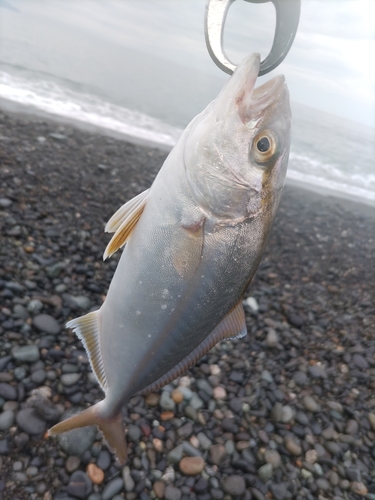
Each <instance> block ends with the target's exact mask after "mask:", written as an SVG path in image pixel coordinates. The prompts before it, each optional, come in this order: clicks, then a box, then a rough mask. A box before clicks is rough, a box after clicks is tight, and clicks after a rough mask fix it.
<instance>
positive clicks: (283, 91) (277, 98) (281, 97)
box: [239, 75, 289, 128]
mask: <svg viewBox="0 0 375 500" xmlns="http://www.w3.org/2000/svg"><path fill="white" fill-rule="evenodd" d="M246 101H247V103H246V105H245V106H242V107H241V108H239V115H240V117H241V120H242V122H243V123H244V124H245V125H246V126H247V127H249V128H253V127H254V126H256V125H257V124H259V121H260V120H262V121H264V120H265V119H266V118H267V117H268V115H269V114H271V113H272V112H273V111H274V110H275V109H276V108H280V107H283V106H284V105H285V104H286V103H287V102H289V93H288V88H287V85H286V83H285V77H284V75H277V76H275V77H274V78H272V79H271V80H268V81H267V82H265V83H263V84H262V85H260V86H259V87H257V88H255V89H253V91H252V93H251V98H250V99H247V100H246Z"/></svg>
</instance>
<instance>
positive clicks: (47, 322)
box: [33, 314, 61, 335]
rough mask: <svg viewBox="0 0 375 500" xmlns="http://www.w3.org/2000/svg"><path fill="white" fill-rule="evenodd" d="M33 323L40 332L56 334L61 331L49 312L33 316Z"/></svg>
mask: <svg viewBox="0 0 375 500" xmlns="http://www.w3.org/2000/svg"><path fill="white" fill-rule="evenodd" d="M33 324H34V326H35V327H36V328H37V329H38V330H40V331H41V332H44V333H49V334H51V335H57V334H58V333H60V331H61V326H60V325H59V324H58V322H57V321H56V320H55V318H53V317H52V316H50V315H49V314H38V315H37V316H35V317H34V319H33Z"/></svg>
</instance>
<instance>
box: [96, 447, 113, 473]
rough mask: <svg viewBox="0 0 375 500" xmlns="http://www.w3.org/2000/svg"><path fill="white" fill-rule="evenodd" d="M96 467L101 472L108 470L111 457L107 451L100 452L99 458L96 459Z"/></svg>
mask: <svg viewBox="0 0 375 500" xmlns="http://www.w3.org/2000/svg"><path fill="white" fill-rule="evenodd" d="M96 465H97V466H98V467H100V468H101V469H102V470H107V469H109V466H110V465H111V455H110V454H109V452H108V451H107V450H102V451H101V452H100V453H99V456H98V458H97V459H96Z"/></svg>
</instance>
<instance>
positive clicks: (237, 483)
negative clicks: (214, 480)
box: [222, 474, 246, 496]
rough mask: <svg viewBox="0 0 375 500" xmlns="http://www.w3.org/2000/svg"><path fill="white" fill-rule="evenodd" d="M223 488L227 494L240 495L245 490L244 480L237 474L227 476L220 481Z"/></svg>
mask: <svg viewBox="0 0 375 500" xmlns="http://www.w3.org/2000/svg"><path fill="white" fill-rule="evenodd" d="M222 486H223V489H224V491H225V492H226V493H229V495H235V496H240V495H242V494H243V492H244V491H245V487H246V485H245V480H244V478H243V477H242V476H239V475H238V474H233V475H230V476H227V477H225V478H224V479H223V481H222Z"/></svg>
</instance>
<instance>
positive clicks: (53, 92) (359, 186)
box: [0, 71, 375, 201]
mask: <svg viewBox="0 0 375 500" xmlns="http://www.w3.org/2000/svg"><path fill="white" fill-rule="evenodd" d="M0 97H3V98H5V99H8V100H11V101H14V102H16V103H18V104H23V105H27V106H32V107H35V108H36V109H38V110H42V111H45V112H47V113H51V114H54V115H57V116H62V117H65V118H69V119H72V120H77V121H80V122H84V123H88V124H91V125H96V126H99V127H103V128H106V129H108V130H112V131H115V132H117V133H120V134H124V135H125V136H127V137H134V138H137V139H144V140H146V141H151V142H153V143H157V144H163V145H166V146H168V147H173V146H174V145H175V143H176V142H177V140H178V138H179V136H180V135H181V133H182V130H181V129H179V128H177V127H174V126H172V125H168V124H166V123H164V122H162V121H160V120H158V119H156V118H153V117H151V116H148V115H146V114H144V113H141V112H138V111H134V110H130V109H127V108H123V107H121V106H118V105H115V104H112V103H109V102H107V101H104V100H102V99H101V98H100V97H98V96H95V95H91V94H88V93H84V92H78V91H76V90H73V89H71V88H69V87H67V86H66V87H65V86H63V85H59V83H57V82H55V81H52V80H51V81H49V80H31V79H27V78H22V77H20V76H15V75H11V74H9V73H7V72H4V71H0ZM311 172H314V173H311ZM287 177H288V178H290V179H293V180H296V181H299V182H302V183H304V184H310V185H312V186H319V187H324V188H326V189H329V190H332V191H335V192H338V193H344V194H349V195H352V196H356V197H358V198H364V199H366V200H372V201H375V175H373V174H369V173H364V172H362V170H361V167H360V166H357V167H356V168H354V167H353V168H352V171H351V172H350V173H347V172H345V171H344V169H340V166H338V165H335V164H333V163H329V162H322V161H320V160H319V159H318V158H316V157H315V156H314V153H313V152H308V153H307V154H301V153H299V152H296V151H293V150H292V151H291V153H290V162H289V169H288V174H287Z"/></svg>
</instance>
